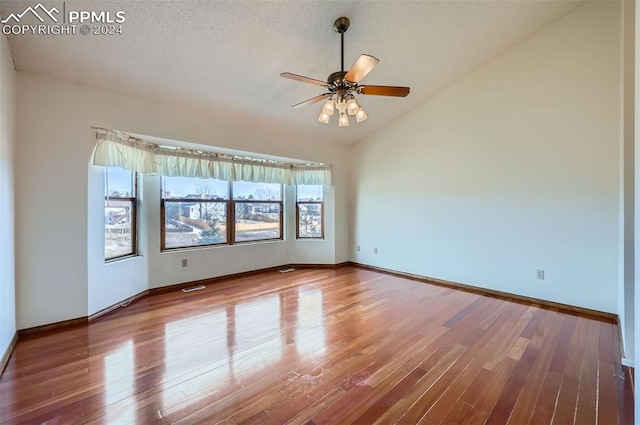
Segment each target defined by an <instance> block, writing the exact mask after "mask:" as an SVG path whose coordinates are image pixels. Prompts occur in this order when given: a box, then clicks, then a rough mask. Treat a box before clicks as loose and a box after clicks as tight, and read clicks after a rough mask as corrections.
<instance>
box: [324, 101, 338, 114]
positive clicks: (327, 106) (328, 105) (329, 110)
mask: <svg viewBox="0 0 640 425" xmlns="http://www.w3.org/2000/svg"><path fill="white" fill-rule="evenodd" d="M334 110H335V104H334V103H333V99H327V101H326V102H324V106H323V107H322V112H323V113H324V114H327V115H328V116H331V115H333V111H334Z"/></svg>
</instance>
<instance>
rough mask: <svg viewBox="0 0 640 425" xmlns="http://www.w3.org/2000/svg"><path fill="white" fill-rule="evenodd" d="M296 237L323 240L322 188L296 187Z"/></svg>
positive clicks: (312, 186)
mask: <svg viewBox="0 0 640 425" xmlns="http://www.w3.org/2000/svg"><path fill="white" fill-rule="evenodd" d="M296 237H297V238H298V239H322V238H324V186H321V185H298V186H296Z"/></svg>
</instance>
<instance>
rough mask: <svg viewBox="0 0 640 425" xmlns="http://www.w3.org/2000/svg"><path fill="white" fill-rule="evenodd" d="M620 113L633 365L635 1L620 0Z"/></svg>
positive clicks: (622, 311) (624, 318)
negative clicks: (621, 43)
mask: <svg viewBox="0 0 640 425" xmlns="http://www.w3.org/2000/svg"><path fill="white" fill-rule="evenodd" d="M622 5H623V7H622V8H621V10H622V26H623V28H622V41H623V55H622V65H623V67H622V93H623V95H622V113H623V132H622V135H623V137H622V139H621V149H620V154H621V155H620V164H621V166H620V193H621V196H620V222H619V223H620V225H619V229H620V237H619V247H620V255H619V259H618V264H619V282H620V283H619V290H618V294H619V297H618V317H619V318H620V328H621V329H620V331H621V332H620V333H621V335H622V340H623V346H624V355H623V362H624V363H625V364H627V365H631V366H633V364H634V358H635V343H634V302H635V288H634V285H635V282H634V279H635V264H634V262H635V258H634V256H635V252H634V243H635V240H634V214H635V211H634V209H635V206H634V202H635V187H634V179H635V167H634V161H635V152H634V143H635V2H634V1H626V2H623V3H622Z"/></svg>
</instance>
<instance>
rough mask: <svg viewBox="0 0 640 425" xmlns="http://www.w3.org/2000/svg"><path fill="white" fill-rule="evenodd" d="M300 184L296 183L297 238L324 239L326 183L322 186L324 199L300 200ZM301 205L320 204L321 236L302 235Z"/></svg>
mask: <svg viewBox="0 0 640 425" xmlns="http://www.w3.org/2000/svg"><path fill="white" fill-rule="evenodd" d="M298 186H300V185H296V239H300V240H322V239H324V185H318V186H322V201H299V200H298ZM300 205H320V236H300Z"/></svg>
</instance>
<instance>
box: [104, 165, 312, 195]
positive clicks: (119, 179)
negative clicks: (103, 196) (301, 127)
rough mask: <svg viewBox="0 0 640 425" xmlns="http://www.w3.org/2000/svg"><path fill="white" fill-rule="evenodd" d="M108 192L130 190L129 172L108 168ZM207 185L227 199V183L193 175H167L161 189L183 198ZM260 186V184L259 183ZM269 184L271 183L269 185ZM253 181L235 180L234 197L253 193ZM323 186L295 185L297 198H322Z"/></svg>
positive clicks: (126, 191)
mask: <svg viewBox="0 0 640 425" xmlns="http://www.w3.org/2000/svg"><path fill="white" fill-rule="evenodd" d="M106 184H108V191H109V194H114V193H120V194H127V193H129V192H130V191H131V172H130V171H128V170H123V169H121V168H109V171H108V180H107V181H106ZM206 186H208V187H209V188H210V190H211V193H210V194H211V195H214V196H217V197H220V198H223V199H228V198H229V194H228V187H229V186H228V184H227V182H225V181H222V180H214V179H198V178H194V177H169V178H163V186H162V188H163V190H164V191H165V192H169V193H170V195H171V197H172V198H183V197H187V196H188V195H193V194H197V193H201V192H202V188H203V187H206ZM261 186H262V185H261ZM269 186H271V185H269ZM275 186H277V185H275ZM255 189H256V186H255V183H247V182H242V181H239V182H235V184H234V196H235V197H236V198H238V197H241V198H248V197H249V195H254V192H255ZM323 189H324V188H323V186H321V185H299V186H298V187H297V196H298V200H301V201H302V200H322V198H323Z"/></svg>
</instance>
